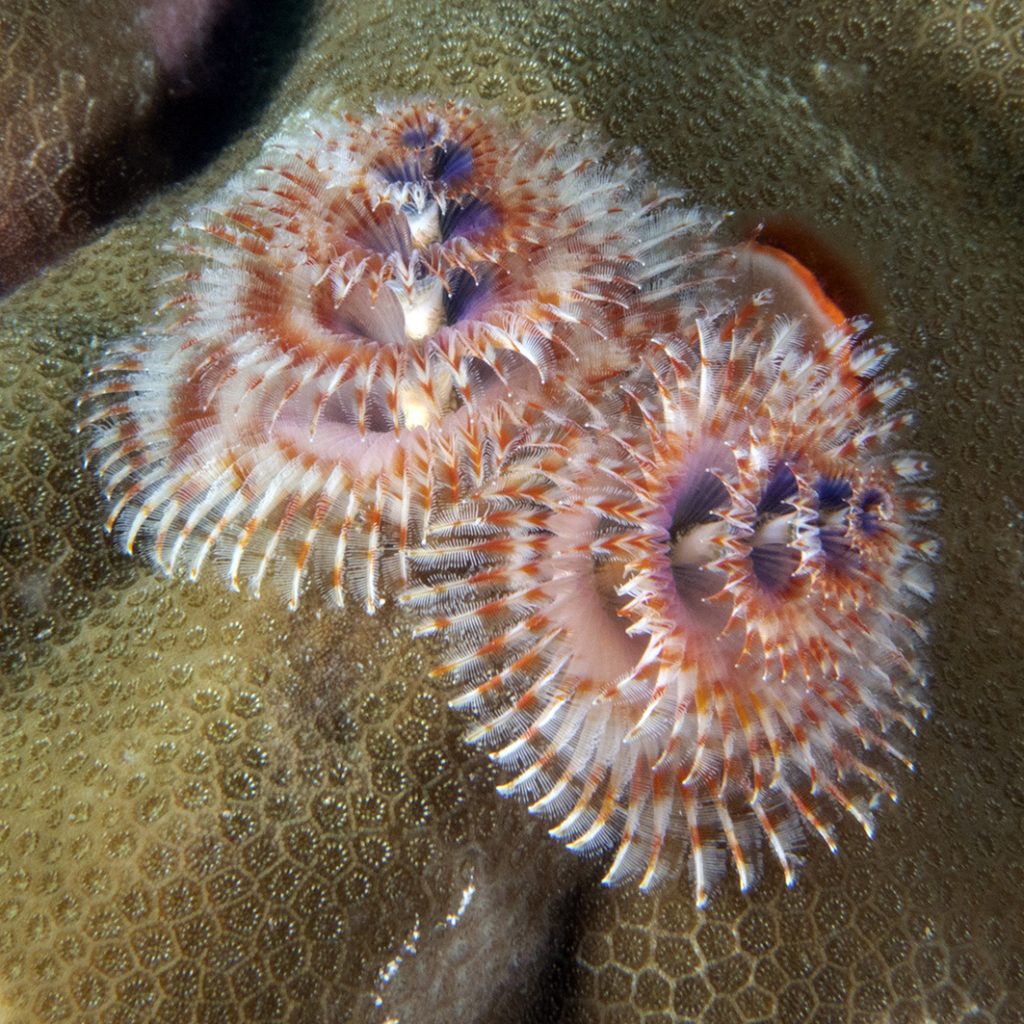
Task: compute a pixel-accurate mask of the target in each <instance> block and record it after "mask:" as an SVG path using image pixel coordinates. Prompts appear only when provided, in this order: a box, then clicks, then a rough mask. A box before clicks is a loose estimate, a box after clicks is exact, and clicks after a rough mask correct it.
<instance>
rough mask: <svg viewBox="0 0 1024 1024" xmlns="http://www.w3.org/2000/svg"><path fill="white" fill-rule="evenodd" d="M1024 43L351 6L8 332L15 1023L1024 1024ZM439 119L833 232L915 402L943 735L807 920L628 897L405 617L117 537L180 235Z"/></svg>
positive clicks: (1, 688) (592, 14) (20, 309)
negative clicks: (405, 105) (548, 831)
mask: <svg viewBox="0 0 1024 1024" xmlns="http://www.w3.org/2000/svg"><path fill="white" fill-rule="evenodd" d="M1022 31H1024V15H1022V13H1021V11H1020V8H1019V5H1017V4H1015V3H1009V2H1002V3H993V4H988V5H985V4H971V5H967V4H952V3H948V4H943V3H940V2H931V3H926V4H923V5H922V4H913V5H911V4H905V5H900V6H898V7H894V5H892V4H882V3H877V4H876V3H869V4H860V5H856V6H854V5H849V4H844V3H838V2H826V3H810V2H808V3H796V4H781V3H780V4H745V3H741V2H738V0H737V2H726V3H708V4H706V5H702V4H696V5H695V4H679V5H674V4H661V5H649V6H642V5H638V4H632V3H621V4H609V3H607V2H603V0H602V2H596V0H595V2H589V0H588V2H582V3H579V4H555V3H550V4H542V3H532V4H526V5H524V4H520V3H508V4H495V5H489V6H488V7H486V8H485V9H484V10H483V11H481V10H480V9H479V8H478V5H477V4H471V3H468V2H467V3H461V2H453V0H447V2H445V3H443V4H442V3H435V2H432V0H415V2H412V0H410V2H408V3H403V4H396V5H393V6H389V5H384V4H381V5H353V4H348V3H343V2H341V0H338V2H330V0H324V2H322V3H321V4H320V5H319V7H318V9H317V14H316V19H315V22H314V24H313V27H312V28H311V31H310V34H309V38H308V39H307V41H306V45H305V49H304V52H303V54H302V56H301V57H300V59H299V60H298V61H297V62H296V65H295V67H294V68H293V70H292V71H291V72H290V73H289V75H288V76H287V78H286V79H285V80H284V81H283V82H282V83H281V86H280V92H279V94H278V96H277V98H276V99H275V100H274V102H273V103H272V104H271V106H270V108H269V109H268V111H267V112H266V114H265V116H264V118H263V121H262V122H261V124H260V126H259V127H258V129H257V130H256V131H254V132H253V133H252V134H251V135H247V136H246V137H245V138H243V139H241V140H240V141H239V142H238V143H237V144H236V145H234V146H233V147H232V148H231V149H229V150H228V151H226V152H224V154H223V156H222V157H221V159H220V160H219V161H217V162H216V163H215V165H214V166H213V167H211V168H210V170H209V171H207V172H205V173H204V174H203V176H202V178H201V179H200V180H196V181H195V182H193V183H191V184H190V185H189V186H188V187H187V188H184V189H179V190H178V191H176V192H174V193H173V194H170V195H168V196H166V197H164V198H161V199H159V200H157V201H154V202H153V203H151V204H150V206H149V207H148V208H147V209H146V210H144V211H143V212H142V214H141V215H140V216H138V217H137V218H134V219H133V220H131V221H130V222H126V223H125V224H123V225H120V226H118V227H116V228H115V229H114V230H112V231H111V232H110V233H109V234H108V235H106V236H105V237H104V238H103V239H101V240H100V241H98V242H97V243H95V244H93V245H91V246H89V247H88V248H86V249H84V250H82V251H81V252H80V253H79V254H77V255H76V256H75V257H74V258H73V259H71V260H70V261H69V262H68V263H67V264H66V265H65V266H63V267H61V268H59V269H58V270H56V271H52V272H51V273H50V274H49V275H47V276H46V277H44V278H42V279H41V280H39V281H38V282H35V283H33V284H32V285H31V286H30V287H26V288H24V289H22V290H21V291H20V292H18V293H16V294H15V295H14V296H12V297H11V298H10V299H8V300H7V302H6V304H5V305H4V306H3V307H0V388H2V395H0V459H2V477H3V483H2V489H0V628H2V633H0V657H2V659H3V661H2V679H0V1018H2V1019H4V1020H5V1021H7V1020H10V1021H16V1022H19V1024H22V1022H26V1024H27V1022H36V1021H64V1020H67V1021H76V1022H78V1021H82V1022H93V1021H97V1022H98V1021H125V1022H127V1021H139V1022H143V1021H147V1022H148V1021H172V1020H177V1021H187V1020H203V1021H213V1020H225V1021H228V1020H233V1021H240V1022H241V1021H260V1022H263V1021H275V1020H282V1021H284V1020H288V1021H340V1020H349V1021H359V1022H364V1021H365V1022H382V1021H386V1020H388V1019H392V1020H394V1019H398V1020H404V1021H430V1020H439V1021H441V1020H444V1021H460V1022H472V1021H479V1022H482V1024H498V1022H511V1021H515V1022H523V1024H537V1022H544V1024H547V1022H550V1021H562V1022H568V1021H580V1022H591V1021H596V1022H612V1021H614V1022H623V1024H625V1022H635V1021H636V1022H639V1021H643V1022H645V1024H654V1022H658V1024H667V1022H669V1021H673V1020H688V1019H692V1020H701V1021H705V1022H731V1021H754V1020H780V1021H819V1022H825V1021H829V1022H833V1021H834V1022H847V1021H848V1022H867V1021H894V1022H908V1024H909V1022H915V1021H922V1022H923V1021H926V1020H928V1021H931V1020H936V1021H942V1022H955V1021H961V1020H971V1021H989V1022H999V1024H1002V1022H1004V1021H1005V1022H1014V1021H1017V1022H1020V1021H1022V1020H1024V994H1022V986H1024V943H1022V940H1021V937H1020V928H1019V921H1020V920H1021V919H1022V917H1024V846H1022V843H1024V838H1022V837H1024V827H1022V826H1024V789H1022V785H1021V778H1022V775H1024V746H1022V743H1021V739H1020V737H1019V735H1018V732H1019V728H1018V723H1019V721H1020V718H1021V710H1022V705H1024V692H1022V682H1021V676H1020V671H1019V664H1020V661H1021V658H1022V654H1024V652H1022V651H1021V629H1020V623H1021V622H1022V621H1024V553H1022V548H1024V545H1022V538H1021V533H1022V531H1024V505H1022V498H1021V495H1024V448H1022V442H1021V439H1022V438H1024V422H1022V403H1021V400H1020V395H1021V389H1022V386H1024V346H1022V344H1021V333H1020V331H1021V328H1020V325H1021V323H1022V322H1024V308H1022V306H1024V282H1022V280H1021V271H1020V267H1021V266H1022V265H1024V231H1022V229H1021V227H1020V225H1021V223H1022V221H1024V218H1022V216H1021V214H1022V210H1021V199H1020V189H1019V182H1020V175H1021V168H1022V167H1024V154H1022V144H1024V51H1022V48H1021V39H1022V38H1024V36H1022ZM325 90H326V91H325ZM425 92H431V93H434V94H438V95H442V96H444V95H448V94H455V93H457V94H461V95H464V96H466V97H467V98H469V99H471V100H475V101H479V100H486V101H490V102H493V103H496V104H498V105H500V106H501V107H502V108H504V109H506V110H507V111H508V112H509V113H511V114H513V115H517V114H518V115H523V114H528V113H534V112H536V113H540V114H542V115H546V116H550V117H553V118H558V117H563V116H564V117H573V118H575V119H578V120H581V121H583V122H585V123H586V124H588V125H591V126H593V127H594V128H595V129H596V130H598V131H600V132H602V133H607V134H609V135H611V136H612V137H613V138H614V139H615V140H617V142H618V143H620V144H621V145H623V146H634V145H636V146H640V147H641V148H642V149H643V150H644V151H645V153H646V154H647V156H648V158H649V160H650V162H651V164H652V173H653V174H656V175H657V176H658V177H660V178H663V179H666V180H668V181H670V182H674V183H678V184H684V185H687V186H689V187H691V188H693V189H695V190H696V193H697V195H698V196H699V198H700V199H701V200H702V201H706V202H709V203H715V204H719V205H721V206H723V207H727V208H733V209H737V210H740V211H743V212H744V213H745V214H749V216H750V217H751V218H752V219H754V220H756V219H757V218H767V219H773V218H776V217H777V216H779V215H780V214H782V213H786V214H788V215H790V216H793V217H795V218H797V219H798V220H799V221H800V222H802V223H803V224H806V225H810V226H812V227H813V229H814V230H815V231H816V232H817V233H818V235H819V236H820V237H821V238H822V239H823V241H824V242H825V243H826V244H827V245H828V246H829V247H830V248H831V249H833V250H835V251H837V252H839V253H841V254H842V255H843V257H844V259H845V262H846V264H847V265H848V266H849V267H850V268H853V270H854V271H855V273H856V274H858V275H859V277H860V279H861V281H862V282H863V284H864V286H865V288H866V292H867V294H868V295H869V297H870V301H871V305H872V309H871V312H872V314H873V315H874V316H875V317H876V322H877V332H878V333H880V334H881V335H883V336H885V337H888V338H891V339H892V340H893V341H895V342H896V343H897V344H898V346H899V349H900V357H899V362H900V366H901V367H903V368H906V369H908V370H910V372H911V373H912V374H913V376H914V377H915V378H916V380H917V382H918V389H917V392H916V394H915V395H914V398H913V404H914V406H915V407H916V409H917V413H918V418H917V426H916V428H915V430H916V434H915V436H914V438H913V444H914V445H915V446H916V447H918V448H920V450H922V451H927V452H928V453H929V454H930V455H932V456H934V460H933V461H934V465H935V473H934V476H933V486H934V488H935V490H936V492H937V493H938V495H939V497H940V500H941V503H942V508H943V513H942V515H941V517H940V519H939V520H938V522H937V529H938V531H939V533H940V536H941V540H942V543H943V549H944V555H943V558H944V561H943V565H942V567H941V569H940V572H939V577H938V596H937V599H936V602H935V604H934V606H933V609H932V612H931V624H932V633H933V640H932V645H931V655H930V656H931V659H932V664H933V666H934V675H933V680H932V684H931V688H930V693H929V699H930V702H931V705H932V709H933V715H932V720H931V721H930V722H929V723H928V726H927V728H926V730H925V731H924V733H923V735H922V737H921V739H920V741H919V742H918V745H917V750H916V754H917V763H918V771H917V773H916V774H915V775H914V776H912V777H910V778H909V779H907V780H906V781H905V784H904V785H903V787H902V791H901V802H900V804H899V805H898V806H897V807H895V808H887V809H886V810H885V811H884V813H883V814H881V816H880V817H881V820H880V828H879V836H878V838H877V839H876V840H874V841H873V842H868V841H867V840H866V839H864V838H863V835H860V836H858V834H857V833H856V831H855V829H846V830H845V831H844V834H843V836H842V841H841V843H840V846H841V851H842V852H841V853H840V854H839V856H838V857H837V858H834V859H833V858H831V857H830V856H829V854H828V852H827V850H825V849H824V848H823V847H822V848H820V849H813V850H810V851H809V853H808V863H807V864H806V865H805V867H804V870H803V871H802V873H801V876H800V880H799V883H798V884H797V886H796V887H795V888H793V889H792V890H787V889H785V888H784V886H783V883H782V879H781V876H780V872H779V871H778V870H774V869H769V870H768V871H767V873H766V877H765V879H764V881H763V882H762V883H761V885H760V886H759V887H758V888H757V889H756V890H755V891H754V892H753V893H752V894H751V895H750V896H741V895H740V894H739V893H738V892H737V890H736V885H735V881H734V880H731V881H730V882H729V883H728V884H727V885H726V886H725V887H724V889H723V890H722V892H721V893H720V894H718V895H717V896H716V897H715V898H713V899H712V900H711V902H710V903H709V905H708V907H707V908H706V909H704V910H702V911H697V910H695V909H694V907H693V904H692V896H691V894H690V890H689V886H688V885H687V884H686V883H685V880H684V882H683V883H682V884H681V885H680V886H678V887H666V888H662V889H658V890H656V891H655V892H653V893H651V894H647V895H643V894H640V893H639V892H637V891H635V890H634V889H617V890H605V889H602V888H601V887H600V886H599V885H597V884H596V879H597V878H598V877H599V873H598V872H599V868H600V865H594V870H590V868H588V866H587V865H585V864H584V865H582V866H581V865H580V864H579V863H577V862H575V861H574V860H573V859H572V858H571V857H570V856H569V855H567V854H565V853H564V851H562V850H561V849H560V848H559V847H558V845H557V844H555V843H553V842H551V841H549V840H547V839H546V838H545V836H544V834H543V829H542V828H540V827H539V823H537V822H535V821H532V820H530V819H529V818H528V817H527V816H526V815H525V814H524V813H523V810H522V808H521V807H520V806H517V805H516V804H514V803H511V802H506V801H501V800H499V798H498V797H496V795H495V793H494V782H495V776H494V772H493V769H492V768H491V767H490V766H489V765H488V764H487V762H486V760H485V759H484V758H483V757H482V756H481V755H480V754H479V753H477V752H475V751H473V750H472V749H469V748H466V747H464V746H463V745H462V744H461V742H460V739H459V737H460V734H461V732H462V730H463V728H464V723H462V722H460V721H459V720H458V719H457V717H456V716H455V715H454V714H453V713H452V712H450V711H449V710H448V709H447V707H446V698H447V696H448V694H447V692H446V691H445V688H444V684H443V683H440V682H435V683H430V682H429V681H425V678H426V671H425V669H426V668H427V666H428V665H429V664H430V659H431V657H432V652H431V651H430V649H429V648H428V647H427V646H425V645H423V644H420V643H414V642H413V641H412V640H411V639H410V636H409V633H408V630H407V628H406V625H405V623H403V622H402V621H401V620H400V619H399V618H398V617H397V616H392V614H391V613H389V612H386V613H384V614H381V615H378V616H376V617H374V618H366V617H364V616H362V614H361V613H360V612H358V611H356V612H352V613H349V612H344V613H341V612H337V611H335V610H331V609H320V608H317V607H314V606H313V604H310V605H308V606H306V605H304V606H303V607H302V609H301V610H300V611H299V612H298V613H296V614H290V613H288V612H287V611H286V609H285V608H284V607H283V605H282V604H281V603H280V602H275V601H274V600H273V599H272V598H271V596H270V595H268V597H267V598H264V599H263V600H261V601H254V600H250V599H247V598H244V597H239V596H234V595H230V594H226V593H225V592H224V591H223V588H222V587H221V586H219V585H218V584H217V583H214V582H210V583H200V584H197V585H193V586H186V585H183V584H177V583H173V582H171V583H169V582H167V581H165V580H163V579H157V578H155V577H153V576H152V575H151V573H150V571H149V570H148V569H146V567H145V566H144V565H142V564H141V563H134V562H130V561H129V560H127V559H126V558H124V557H122V556H120V555H117V554H116V553H115V552H114V550H113V548H112V546H111V545H110V544H109V542H108V540H107V539H106V538H104V536H103V534H102V529H101V524H102V521H103V518H104V512H103V509H102V502H101V500H100V497H99V495H98V493H97V489H96V486H95V483H94V482H93V481H92V479H91V478H90V477H89V475H88V474H86V473H85V472H84V471H83V470H82V469H81V468H80V452H79V450H78V442H77V441H76V439H75V437H74V435H73V430H72V426H73V421H74V418H75V412H74V400H75V396H76V394H77V392H78V391H79V389H80V387H81V382H82V373H83V367H84V366H85V364H86V362H87V361H88V360H89V359H90V358H91V352H92V350H93V349H94V348H95V347H96V346H97V345H98V344H100V343H101V342H102V341H103V340H106V339H110V338H114V337H117V336H119V335H121V334H124V333H127V332H128V331H129V330H131V329H133V328H135V327H137V326H138V325H140V324H141V323H144V322H146V321H147V320H148V319H149V318H150V316H151V315H152V305H153V301H154V300H153V292H152V290H151V289H152V284H153V282H154V281H156V280H158V279H159V278H160V276H161V275H162V274H163V273H164V272H165V270H166V268H165V266H164V261H165V259H166V256H165V254H164V253H163V252H162V251H160V250H159V249H158V244H159V242H160V241H161V240H162V239H163V238H164V237H165V236H166V234H167V226H168V224H169V223H170V222H171V221H172V220H173V219H174V217H175V216H178V215H180V214H181V213H182V211H184V210H185V209H187V208H189V207H190V206H191V205H193V204H194V203H195V202H197V201H199V200H200V199H201V198H202V197H203V196H204V195H208V194H210V193H211V192H212V191H213V190H214V189H215V188H217V187H218V186H219V185H220V184H221V183H222V182H223V181H224V180H225V179H226V178H227V177H228V176H229V175H230V174H231V173H232V172H234V171H235V170H236V169H237V168H239V167H241V166H242V165H243V164H244V163H246V162H247V161H249V160H251V159H252V157H253V155H254V154H255V152H256V151H257V150H258V148H259V145H260V139H261V138H262V137H265V136H266V135H267V134H270V133H272V132H274V131H276V130H277V129H278V127H279V126H280V124H281V122H282V120H283V119H284V118H285V117H287V116H289V115H291V114H294V113H295V112H297V111H301V110H303V109H307V108H311V107H318V106H322V105H325V104H326V103H327V102H329V101H330V102H335V103H340V104H341V105H342V106H343V107H352V108H365V107H366V106H367V105H368V104H369V103H370V102H371V101H372V100H373V99H374V98H376V97H378V96H388V97H390V96H395V95H415V94H419V93H425ZM801 255H802V254H801Z"/></svg>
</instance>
